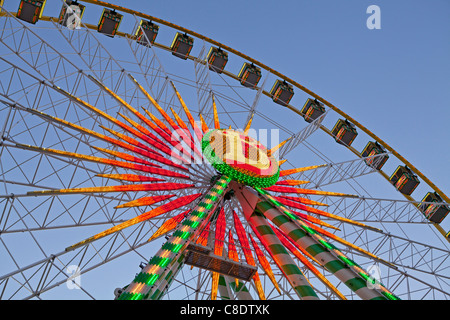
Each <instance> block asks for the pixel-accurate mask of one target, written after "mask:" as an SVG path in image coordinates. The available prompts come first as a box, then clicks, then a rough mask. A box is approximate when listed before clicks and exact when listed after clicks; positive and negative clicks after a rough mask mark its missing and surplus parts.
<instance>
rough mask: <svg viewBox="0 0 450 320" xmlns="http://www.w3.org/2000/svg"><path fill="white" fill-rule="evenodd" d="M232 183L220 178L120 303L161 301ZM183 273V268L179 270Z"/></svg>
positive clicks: (123, 294) (133, 283) (143, 270)
mask: <svg viewBox="0 0 450 320" xmlns="http://www.w3.org/2000/svg"><path fill="white" fill-rule="evenodd" d="M230 181H231V179H230V178H228V177H226V176H222V177H220V178H219V179H218V180H217V181H216V182H215V184H214V185H213V187H212V188H211V189H210V190H209V191H208V193H207V194H206V195H205V196H203V198H201V200H200V202H199V203H198V204H197V206H196V207H195V208H194V209H193V210H192V211H191V212H190V213H189V215H188V216H187V217H186V218H185V219H184V221H183V222H182V223H181V224H180V225H179V226H178V227H177V229H176V231H175V232H174V233H173V235H172V236H171V237H170V238H169V240H168V241H167V242H166V243H165V244H164V245H163V246H162V247H161V249H160V250H159V251H158V252H157V253H156V255H155V256H154V257H153V258H152V259H151V260H150V262H149V263H148V264H147V266H145V268H143V269H142V271H141V272H140V273H139V274H138V275H137V276H136V278H135V279H134V280H133V282H132V283H130V285H129V286H128V287H127V288H126V290H125V291H124V292H123V293H122V294H121V295H120V296H119V300H142V299H154V298H160V297H161V291H164V290H165V289H166V288H165V287H166V285H165V283H166V282H167V283H168V280H170V278H171V277H169V278H167V276H168V274H169V273H170V271H171V270H172V267H174V263H175V264H178V263H179V262H177V261H179V258H180V256H181V255H183V253H184V250H185V249H186V247H187V246H188V245H189V243H190V241H192V240H193V239H194V238H195V237H196V236H197V235H198V232H199V230H201V228H202V226H204V225H205V224H206V223H207V222H208V220H209V219H210V217H211V215H212V214H213V213H214V211H215V209H216V207H217V205H218V203H219V202H220V201H221V200H222V198H223V196H224V195H225V190H226V189H227V188H228V184H229V183H230ZM176 270H179V268H176Z"/></svg>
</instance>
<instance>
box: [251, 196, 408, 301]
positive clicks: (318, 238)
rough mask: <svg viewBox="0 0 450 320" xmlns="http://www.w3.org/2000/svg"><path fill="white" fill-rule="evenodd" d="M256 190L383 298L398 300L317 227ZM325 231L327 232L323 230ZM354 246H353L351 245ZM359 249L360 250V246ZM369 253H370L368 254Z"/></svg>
mask: <svg viewBox="0 0 450 320" xmlns="http://www.w3.org/2000/svg"><path fill="white" fill-rule="evenodd" d="M258 191H259V192H260V193H261V197H262V198H263V199H265V200H267V201H269V203H270V204H271V205H274V207H275V208H276V209H277V210H278V211H279V212H281V213H282V214H284V215H285V216H286V217H290V218H291V219H292V220H291V221H293V223H294V224H295V225H296V226H297V227H298V228H301V229H302V230H303V231H305V232H306V234H307V235H308V236H310V237H312V238H313V239H314V240H315V241H316V242H319V243H320V244H322V245H323V246H324V247H325V248H326V249H327V250H328V251H329V252H330V253H331V254H332V255H333V256H334V257H335V258H337V259H339V260H340V261H341V262H343V263H344V264H345V265H346V266H347V267H348V268H350V269H351V270H352V271H353V272H354V273H355V274H356V275H358V276H360V277H361V278H362V279H364V280H365V282H366V284H368V283H369V282H370V283H371V285H370V286H372V285H376V290H378V291H379V293H381V294H382V296H383V297H384V298H385V299H388V300H400V298H399V297H397V296H396V295H395V294H393V293H392V292H390V291H389V290H388V289H387V288H386V287H385V286H384V285H383V284H382V283H381V282H379V281H378V280H376V279H375V278H373V277H371V276H370V275H369V274H368V273H367V272H366V271H365V270H364V269H363V268H361V266H359V265H358V264H357V263H356V262H354V261H353V260H352V259H350V258H348V257H347V256H346V255H345V254H344V253H343V252H342V251H340V250H339V249H338V248H336V247H335V246H334V245H332V244H331V243H329V242H328V241H326V240H325V239H324V238H323V237H322V236H321V235H320V234H319V233H318V232H316V230H318V229H317V227H313V228H310V227H309V226H308V225H307V224H306V223H304V222H303V221H302V220H300V219H297V218H296V217H295V216H294V215H292V213H291V212H290V211H289V210H288V209H287V208H286V207H284V206H283V205H282V204H280V203H279V202H277V201H276V200H275V199H274V198H273V197H272V196H271V195H269V194H268V193H266V192H264V191H261V190H260V189H258ZM324 231H325V230H324ZM325 233H327V232H326V231H325ZM353 247H355V246H353ZM358 249H360V250H359V251H361V250H362V249H361V248H358ZM370 255H371V254H370ZM370 290H372V289H370Z"/></svg>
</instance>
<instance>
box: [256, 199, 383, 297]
mask: <svg viewBox="0 0 450 320" xmlns="http://www.w3.org/2000/svg"><path fill="white" fill-rule="evenodd" d="M256 207H257V208H258V210H260V211H261V213H262V214H263V215H264V216H265V217H266V218H267V219H269V220H270V221H272V222H273V223H274V224H275V225H276V226H277V227H278V228H280V229H281V230H282V231H283V232H284V233H285V234H287V235H288V236H289V237H290V238H291V239H292V240H294V241H295V242H296V243H297V244H298V245H299V246H301V247H302V248H304V249H305V250H306V251H307V252H309V253H310V254H311V255H312V256H313V257H314V258H315V259H316V260H317V261H319V263H321V265H322V266H323V267H324V268H325V269H327V270H328V271H329V272H331V273H332V274H334V275H335V276H336V277H337V278H338V279H339V280H340V281H342V282H343V283H344V284H345V285H346V286H347V287H349V288H350V289H351V290H352V291H353V292H354V293H355V294H357V295H358V296H359V297H360V298H361V299H364V300H386V299H387V297H385V296H384V295H383V294H382V293H380V292H379V291H378V290H376V289H375V288H373V289H369V288H368V286H367V281H366V279H364V278H363V277H362V276H361V275H359V274H358V273H356V272H354V271H353V270H352V269H351V268H350V267H349V265H351V264H352V263H353V262H352V261H351V260H349V259H347V260H346V259H345V258H344V257H339V258H338V257H336V256H335V255H334V254H333V253H332V252H331V251H330V250H333V249H336V247H334V246H332V245H331V244H329V243H328V242H325V241H323V240H319V241H317V240H316V239H315V238H314V237H313V235H314V234H315V232H314V231H313V230H312V229H310V228H309V227H308V226H306V225H305V226H304V227H303V228H301V227H299V226H298V225H297V224H296V223H294V220H295V218H294V219H291V218H289V216H287V215H286V214H284V213H283V212H281V211H280V210H279V208H277V207H276V206H274V205H273V204H272V203H271V202H270V201H269V200H267V199H266V201H260V202H258V203H257V205H256ZM297 223H300V224H301V221H300V222H297ZM309 230H311V232H308V231H309Z"/></svg>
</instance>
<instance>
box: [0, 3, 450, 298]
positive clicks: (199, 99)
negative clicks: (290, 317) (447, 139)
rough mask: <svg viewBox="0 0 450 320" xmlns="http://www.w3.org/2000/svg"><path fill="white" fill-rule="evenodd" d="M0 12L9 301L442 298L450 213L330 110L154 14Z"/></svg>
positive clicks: (426, 183)
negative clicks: (360, 145) (358, 145)
mask: <svg viewBox="0 0 450 320" xmlns="http://www.w3.org/2000/svg"><path fill="white" fill-rule="evenodd" d="M0 4H1V12H0V15H1V16H0V29H1V34H0V64H1V68H0V128H1V133H2V141H1V142H0V167H1V174H0V185H1V191H0V257H1V262H0V298H1V299H47V298H48V299H53V298H59V299H86V298H92V299H118V300H142V299H152V300H155V299H186V300H193V299H211V300H251V299H261V300H265V299H275V300H276V299H280V300H281V299H285V300H290V299H310V300H316V299H322V300H327V299H329V300H334V299H342V300H347V299H364V300H372V299H373V300H376V299H380V300H381V299H387V300H398V299H449V298H450V275H449V273H448V269H449V262H450V261H449V256H450V255H449V252H450V245H449V233H448V229H446V228H445V223H446V222H447V221H446V220H445V218H446V216H447V215H448V212H449V211H450V199H449V198H448V196H447V195H446V194H445V193H444V192H443V191H442V190H440V189H439V188H438V187H437V186H436V185H434V184H433V183H432V182H431V181H430V180H429V179H428V178H427V177H426V176H425V175H424V174H422V173H421V172H420V171H419V170H418V169H417V168H416V167H415V166H414V165H413V164H411V163H410V162H408V161H407V160H406V159H405V158H404V157H402V156H401V155H400V154H399V153H398V152H397V151H396V150H395V149H393V148H392V147H391V146H390V145H388V144H387V143H386V142H385V141H383V140H381V139H380V138H379V137H378V136H376V135H375V134H374V133H372V132H371V131H370V130H369V129H368V128H367V127H365V126H363V125H362V124H361V123H359V122H358V121H357V120H356V119H354V118H352V117H351V116H350V115H348V114H346V113H345V112H344V111H342V110H341V109H339V108H338V107H336V106H334V105H333V104H332V103H330V102H328V101H327V100H325V99H324V98H322V97H321V96H319V95H318V94H316V93H314V92H312V91H311V90H309V89H307V88H306V87H304V86H302V85H301V84H300V83H298V82H297V81H295V80H294V79H291V78H289V77H287V76H285V75H283V74H281V73H279V72H278V71H276V70H274V69H272V68H270V67H268V66H266V65H264V64H262V63H260V62H259V61H258V60H257V59H255V58H252V57H249V56H247V55H245V54H243V53H241V52H239V51H237V50H235V49H233V48H230V47H228V46H227V45H225V44H222V43H219V42H217V41H215V40H213V39H210V38H207V37H205V36H203V35H201V34H198V33H196V32H194V31H192V30H189V29H187V28H184V27H181V26H177V25H175V24H173V23H170V22H167V21H164V20H162V19H159V18H157V17H153V16H150V15H148V14H146V13H141V12H137V11H134V10H131V9H128V8H124V7H120V6H117V5H114V4H109V3H105V2H102V1H95V0H88V1H80V2H77V1H71V0H68V1H62V2H57V1H53V2H50V1H45V0H42V1H40V0H33V1H31V0H18V1H8V2H7V3H4V1H0ZM93 17H94V18H95V19H94V18H93ZM126 23H128V26H131V27H130V28H129V29H130V30H127V28H126V27H125V25H126ZM324 94H326V93H324ZM358 141H359V143H362V145H363V148H360V149H357V143H358ZM447 219H448V218H447Z"/></svg>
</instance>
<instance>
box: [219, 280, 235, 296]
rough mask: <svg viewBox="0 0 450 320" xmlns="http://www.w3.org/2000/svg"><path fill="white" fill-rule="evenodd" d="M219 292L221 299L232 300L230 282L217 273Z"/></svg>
mask: <svg viewBox="0 0 450 320" xmlns="http://www.w3.org/2000/svg"><path fill="white" fill-rule="evenodd" d="M219 294H220V298H221V299H222V300H233V295H232V293H231V288H230V284H229V283H228V282H227V280H226V279H225V276H224V275H223V274H220V275H219Z"/></svg>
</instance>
